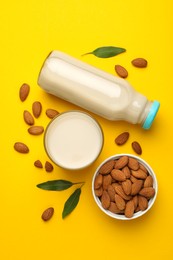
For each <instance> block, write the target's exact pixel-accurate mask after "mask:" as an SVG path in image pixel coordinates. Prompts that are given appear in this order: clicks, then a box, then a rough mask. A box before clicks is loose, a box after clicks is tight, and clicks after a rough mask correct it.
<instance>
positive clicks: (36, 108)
mask: <svg viewBox="0 0 173 260" xmlns="http://www.w3.org/2000/svg"><path fill="white" fill-rule="evenodd" d="M41 111H42V104H41V103H40V102H39V101H35V102H34V103H33V104H32V112H33V115H34V117H35V118H38V117H39V116H40V114H41Z"/></svg>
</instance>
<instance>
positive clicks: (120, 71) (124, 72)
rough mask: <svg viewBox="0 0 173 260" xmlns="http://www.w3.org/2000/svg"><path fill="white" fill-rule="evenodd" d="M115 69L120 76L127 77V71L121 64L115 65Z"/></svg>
mask: <svg viewBox="0 0 173 260" xmlns="http://www.w3.org/2000/svg"><path fill="white" fill-rule="evenodd" d="M115 71H116V73H117V74H118V75H119V76H120V77H121V78H127V76H128V71H127V70H126V69H125V68H124V67H123V66H121V65H115Z"/></svg>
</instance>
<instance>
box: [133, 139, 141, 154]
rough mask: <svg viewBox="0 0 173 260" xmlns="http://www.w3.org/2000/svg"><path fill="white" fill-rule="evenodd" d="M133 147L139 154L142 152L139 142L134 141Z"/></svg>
mask: <svg viewBox="0 0 173 260" xmlns="http://www.w3.org/2000/svg"><path fill="white" fill-rule="evenodd" d="M132 148H133V150H134V151H135V152H136V153H137V154H142V148H141V146H140V144H139V143H138V142H136V141H134V142H132Z"/></svg>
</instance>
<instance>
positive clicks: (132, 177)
mask: <svg viewBox="0 0 173 260" xmlns="http://www.w3.org/2000/svg"><path fill="white" fill-rule="evenodd" d="M130 180H131V182H132V183H134V182H136V181H137V180H138V179H137V178H135V177H134V176H133V175H132V174H131V176H130Z"/></svg>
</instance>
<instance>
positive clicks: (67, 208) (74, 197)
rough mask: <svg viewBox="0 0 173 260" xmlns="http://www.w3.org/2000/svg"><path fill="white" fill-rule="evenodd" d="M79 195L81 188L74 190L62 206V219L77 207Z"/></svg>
mask: <svg viewBox="0 0 173 260" xmlns="http://www.w3.org/2000/svg"><path fill="white" fill-rule="evenodd" d="M80 194H81V188H78V189H76V190H75V191H74V192H73V193H72V194H71V196H70V197H69V198H68V200H67V201H66V202H65V204H64V209H63V212H62V218H65V217H66V216H67V215H69V214H70V213H71V212H72V211H73V210H74V209H75V208H76V206H77V204H78V202H79V198H80Z"/></svg>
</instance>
